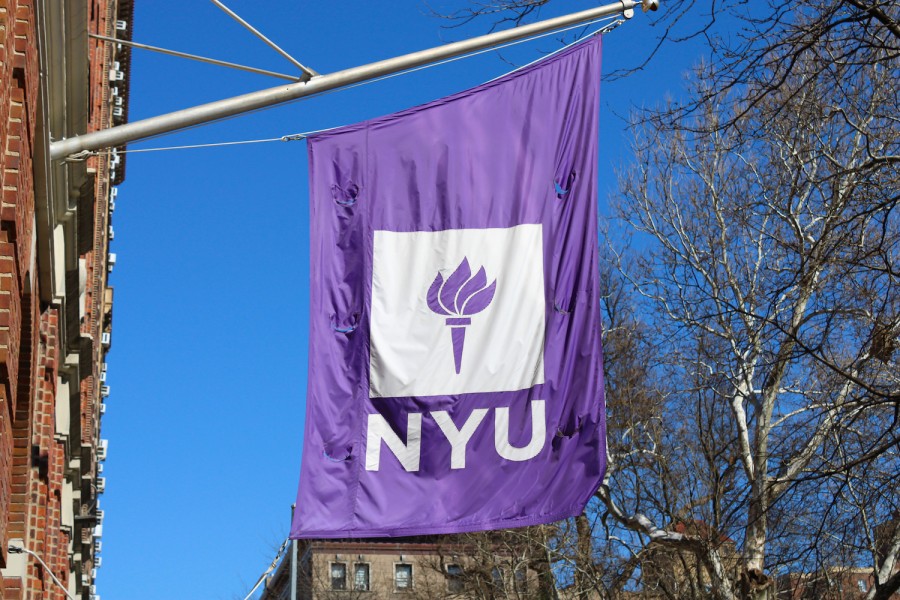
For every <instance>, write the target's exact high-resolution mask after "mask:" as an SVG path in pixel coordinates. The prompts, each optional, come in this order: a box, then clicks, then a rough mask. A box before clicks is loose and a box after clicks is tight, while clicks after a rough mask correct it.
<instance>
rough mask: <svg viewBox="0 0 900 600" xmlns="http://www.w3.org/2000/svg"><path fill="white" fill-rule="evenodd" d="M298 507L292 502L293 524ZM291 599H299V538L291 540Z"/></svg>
mask: <svg viewBox="0 0 900 600" xmlns="http://www.w3.org/2000/svg"><path fill="white" fill-rule="evenodd" d="M296 508H297V505H296V504H291V524H293V522H294V510H295V509H296ZM291 600H297V540H291Z"/></svg>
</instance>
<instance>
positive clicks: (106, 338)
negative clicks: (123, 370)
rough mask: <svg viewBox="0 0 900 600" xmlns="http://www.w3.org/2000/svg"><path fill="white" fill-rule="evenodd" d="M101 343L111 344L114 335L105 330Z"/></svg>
mask: <svg viewBox="0 0 900 600" xmlns="http://www.w3.org/2000/svg"><path fill="white" fill-rule="evenodd" d="M110 264H115V263H110ZM100 343H101V344H103V345H104V346H109V345H110V344H112V336H111V335H110V334H109V332H108V331H104V332H103V335H101V336H100ZM104 387H106V386H104Z"/></svg>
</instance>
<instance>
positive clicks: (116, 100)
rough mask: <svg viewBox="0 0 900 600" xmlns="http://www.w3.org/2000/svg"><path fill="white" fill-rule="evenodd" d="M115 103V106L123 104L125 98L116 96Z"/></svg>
mask: <svg viewBox="0 0 900 600" xmlns="http://www.w3.org/2000/svg"><path fill="white" fill-rule="evenodd" d="M115 103H116V106H122V105H123V104H125V99H124V98H123V97H122V96H116V99H115Z"/></svg>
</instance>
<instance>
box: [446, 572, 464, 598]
mask: <svg viewBox="0 0 900 600" xmlns="http://www.w3.org/2000/svg"><path fill="white" fill-rule="evenodd" d="M465 587H466V583H465V581H463V570H462V567H461V566H459V565H447V591H448V592H455V593H459V592H461V591H463V590H464V589H465Z"/></svg>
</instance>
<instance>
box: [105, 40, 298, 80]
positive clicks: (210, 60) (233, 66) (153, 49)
mask: <svg viewBox="0 0 900 600" xmlns="http://www.w3.org/2000/svg"><path fill="white" fill-rule="evenodd" d="M88 37H92V38H94V39H97V40H102V41H104V42H110V43H113V44H122V45H123V46H130V47H132V48H140V49H141V50H149V51H150V52H159V53H160V54H168V55H169V56H177V57H178V58H187V59H188V60H196V61H197V62H202V63H208V64H211V65H217V66H220V67H228V68H229V69H237V70H239V71H247V72H248V73H256V74H258V75H268V76H269V77H277V78H279V79H286V80H288V81H301V80H302V77H298V76H296V75H285V74H284V73H276V72H275V71H267V70H265V69H257V68H256V67H247V66H245V65H239V64H237V63H233V62H227V61H224V60H217V59H215V58H207V57H205V56H198V55H196V54H188V53H187V52H179V51H177V50H169V49H168V48H160V47H159V46H150V45H149V44H139V43H138V42H132V41H128V40H117V39H116V38H111V37H106V36H105V35H97V34H96V33H89V34H88Z"/></svg>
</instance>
